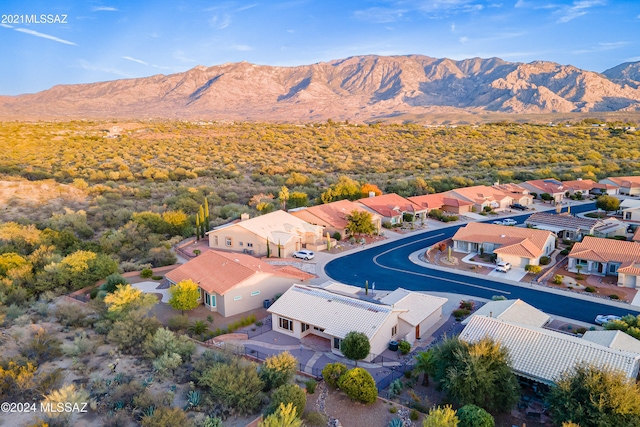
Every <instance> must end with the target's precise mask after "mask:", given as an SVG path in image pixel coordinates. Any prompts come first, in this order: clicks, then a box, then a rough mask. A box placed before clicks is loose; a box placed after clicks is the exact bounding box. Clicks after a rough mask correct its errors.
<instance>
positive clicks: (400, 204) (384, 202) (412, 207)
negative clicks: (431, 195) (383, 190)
mask: <svg viewBox="0 0 640 427" xmlns="http://www.w3.org/2000/svg"><path fill="white" fill-rule="evenodd" d="M358 202H360V203H362V204H363V205H365V206H366V207H368V208H370V209H372V210H374V211H375V212H377V213H379V214H380V215H382V216H384V217H394V216H398V215H401V214H402V213H404V212H410V213H415V212H421V211H425V210H426V208H424V207H422V206H420V205H418V204H416V203H414V202H412V201H411V200H409V199H405V198H404V197H402V196H399V195H397V194H395V193H390V194H383V195H381V196H376V197H365V198H363V199H360V200H358Z"/></svg>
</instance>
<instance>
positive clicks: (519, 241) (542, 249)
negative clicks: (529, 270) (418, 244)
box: [453, 222, 556, 267]
mask: <svg viewBox="0 0 640 427" xmlns="http://www.w3.org/2000/svg"><path fill="white" fill-rule="evenodd" d="M555 241H556V240H555V236H554V234H553V233H551V232H550V231H546V230H536V229H533V228H519V227H507V226H504V225H496V224H486V223H479V222H472V223H469V224H467V225H466V226H465V227H462V228H460V229H458V231H457V232H456V234H454V236H453V250H454V251H457V252H466V253H472V252H475V253H480V252H483V253H486V254H493V253H494V254H496V255H497V257H498V258H497V260H498V261H504V262H509V263H511V265H513V266H514V267H525V266H526V265H527V264H531V265H540V257H542V256H549V255H550V254H551V253H552V252H553V250H554V249H555Z"/></svg>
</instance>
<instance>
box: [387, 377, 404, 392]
mask: <svg viewBox="0 0 640 427" xmlns="http://www.w3.org/2000/svg"><path fill="white" fill-rule="evenodd" d="M401 391H402V382H400V378H398V379H397V380H395V381H393V382H392V383H391V384H390V385H389V393H391V394H394V395H396V396H397V395H399V394H400V392H401Z"/></svg>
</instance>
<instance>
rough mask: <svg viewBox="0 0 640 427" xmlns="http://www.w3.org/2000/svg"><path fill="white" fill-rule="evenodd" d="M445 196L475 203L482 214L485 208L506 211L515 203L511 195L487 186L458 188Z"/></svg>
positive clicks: (475, 208) (474, 206) (476, 208)
mask: <svg viewBox="0 0 640 427" xmlns="http://www.w3.org/2000/svg"><path fill="white" fill-rule="evenodd" d="M445 194H447V195H449V196H451V197H454V198H457V199H461V200H465V201H467V202H472V203H473V208H474V210H475V211H476V212H481V211H482V210H483V209H484V208H485V207H490V208H491V209H495V210H504V209H507V208H509V206H511V205H512V204H513V203H514V200H513V199H514V198H513V197H512V196H511V194H507V193H505V192H504V191H502V190H499V189H497V188H494V187H488V186H486V185H476V186H473V187H464V188H456V189H453V190H449V191H447V192H446V193H445Z"/></svg>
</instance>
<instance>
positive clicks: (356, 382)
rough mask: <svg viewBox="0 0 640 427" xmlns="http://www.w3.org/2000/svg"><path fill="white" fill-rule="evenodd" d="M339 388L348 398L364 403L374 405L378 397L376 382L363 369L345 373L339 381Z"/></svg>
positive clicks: (354, 369)
mask: <svg viewBox="0 0 640 427" xmlns="http://www.w3.org/2000/svg"><path fill="white" fill-rule="evenodd" d="M338 387H340V390H342V391H344V392H345V394H346V395H347V396H349V397H350V398H352V399H354V400H358V401H360V402H362V403H373V402H375V401H376V398H377V397H378V389H377V388H376V382H375V381H374V380H373V377H372V376H371V374H370V373H369V372H367V371H366V370H365V369H363V368H353V369H350V370H348V371H347V372H346V373H344V374H343V375H342V376H341V377H340V379H339V380H338Z"/></svg>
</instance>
